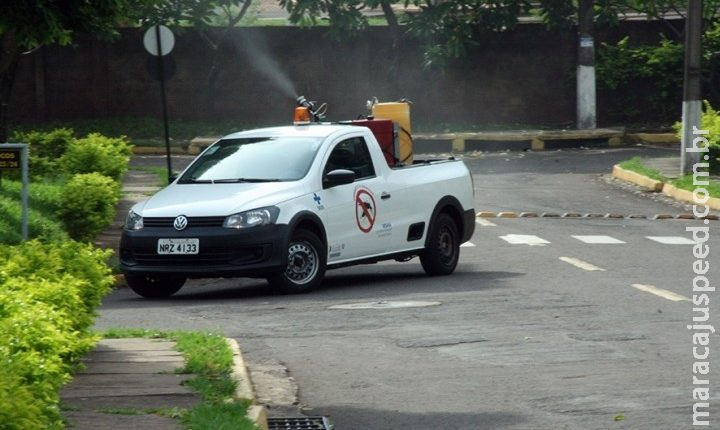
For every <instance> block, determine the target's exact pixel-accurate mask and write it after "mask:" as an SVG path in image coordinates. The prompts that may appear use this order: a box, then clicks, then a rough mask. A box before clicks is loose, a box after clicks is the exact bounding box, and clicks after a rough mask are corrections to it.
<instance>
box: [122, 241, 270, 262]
mask: <svg viewBox="0 0 720 430" xmlns="http://www.w3.org/2000/svg"><path fill="white" fill-rule="evenodd" d="M200 246H201V248H200V253H199V254H197V255H160V254H157V253H156V252H152V251H151V252H138V251H135V252H134V259H135V261H136V262H137V263H138V264H144V265H148V266H184V265H193V266H217V265H227V264H250V263H255V262H258V261H261V260H263V258H265V254H266V250H265V249H264V247H263V246H255V247H247V248H238V249H233V250H229V249H224V250H220V249H217V250H214V251H210V252H208V251H203V249H202V244H201V245H200Z"/></svg>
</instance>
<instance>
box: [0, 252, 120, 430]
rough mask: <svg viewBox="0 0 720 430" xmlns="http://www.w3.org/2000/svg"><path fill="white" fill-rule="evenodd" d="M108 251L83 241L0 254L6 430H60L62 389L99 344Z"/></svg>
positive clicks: (0, 403)
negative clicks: (98, 313) (96, 324)
mask: <svg viewBox="0 0 720 430" xmlns="http://www.w3.org/2000/svg"><path fill="white" fill-rule="evenodd" d="M108 256H109V252H108V251H101V250H98V249H96V248H93V247H92V246H91V245H89V244H84V243H80V242H76V241H70V240H67V241H65V240H64V241H58V242H40V241H39V240H33V241H30V242H26V243H23V244H22V245H16V246H0V332H2V337H0V363H2V368H3V370H2V372H0V428H9V429H18V430H24V429H28V430H30V429H60V428H63V427H64V424H63V422H62V417H61V415H60V408H59V392H60V388H61V387H62V386H63V385H64V384H65V383H67V382H68V381H69V380H70V379H71V376H72V373H73V370H74V368H75V366H76V365H77V363H78V362H79V360H80V359H81V358H82V357H83V355H84V354H85V353H87V352H88V351H89V350H90V348H92V346H93V345H94V344H95V342H96V341H97V339H98V337H97V335H95V334H93V333H92V332H91V331H90V327H91V326H92V323H93V320H94V317H95V309H96V308H97V307H98V306H99V305H100V301H101V299H102V297H103V296H104V295H105V294H106V293H107V292H109V291H110V287H111V285H112V284H113V282H114V278H113V277H112V274H111V272H110V269H109V268H108V266H107V264H106V260H107V258H108Z"/></svg>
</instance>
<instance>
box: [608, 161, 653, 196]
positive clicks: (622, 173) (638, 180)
mask: <svg viewBox="0 0 720 430" xmlns="http://www.w3.org/2000/svg"><path fill="white" fill-rule="evenodd" d="M612 174H613V176H614V177H616V178H618V179H621V180H623V181H626V182H632V183H633V184H635V185H639V186H641V187H643V188H647V189H649V190H652V191H653V192H656V193H659V192H660V191H662V189H663V185H664V183H663V182H661V181H657V180H655V179H651V178H648V177H647V176H644V175H641V174H639V173H636V172H633V171H632V170H625V169H623V168H622V167H620V166H619V165H618V164H616V165H614V166H613V172H612Z"/></svg>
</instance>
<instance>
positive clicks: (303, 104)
mask: <svg viewBox="0 0 720 430" xmlns="http://www.w3.org/2000/svg"><path fill="white" fill-rule="evenodd" d="M295 101H296V103H297V105H298V108H305V109H307V112H308V113H309V114H310V116H311V118H312V121H313V122H320V121H322V120H323V119H324V118H325V112H326V111H327V104H326V103H323V104H321V105H320V106H319V107H316V106H315V103H316V102H311V101H310V100H308V99H306V98H305V96H298V98H297V99H295ZM296 111H297V110H296ZM307 121H308V122H309V121H310V118H308V119H307ZM296 122H297V118H296Z"/></svg>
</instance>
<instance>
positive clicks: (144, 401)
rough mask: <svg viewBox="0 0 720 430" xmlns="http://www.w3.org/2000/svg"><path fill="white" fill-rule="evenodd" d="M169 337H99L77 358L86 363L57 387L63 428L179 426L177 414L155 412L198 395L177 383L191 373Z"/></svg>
mask: <svg viewBox="0 0 720 430" xmlns="http://www.w3.org/2000/svg"><path fill="white" fill-rule="evenodd" d="M174 346H175V344H174V342H168V341H160V340H152V339H103V340H101V341H100V342H99V343H98V344H97V345H96V347H95V348H94V349H93V350H92V351H91V352H90V353H89V354H88V355H87V356H86V357H85V359H84V360H83V361H84V363H85V365H86V368H85V369H84V370H81V371H79V372H78V373H76V374H75V375H74V377H73V380H72V382H70V383H69V384H68V385H66V386H65V387H64V388H63V390H62V391H61V393H60V397H61V399H62V408H63V416H64V417H65V419H66V420H67V423H68V426H67V427H68V428H72V429H76V430H98V429H100V430H102V429H107V430H111V429H112V430H135V429H155V430H179V429H182V428H183V427H182V425H181V424H180V422H179V420H177V419H174V418H171V417H168V416H163V415H161V414H160V413H159V412H161V411H165V412H166V413H167V411H171V410H172V409H173V408H188V409H189V408H192V407H193V406H195V405H197V404H199V403H200V402H201V401H202V399H201V397H200V396H199V395H197V394H195V393H193V392H192V391H190V390H189V389H188V388H186V387H185V386H183V385H182V384H183V382H185V381H187V380H188V379H191V378H192V376H193V375H178V374H175V370H176V369H178V368H182V367H183V366H184V365H185V362H184V359H183V356H182V354H181V353H179V352H177V351H175V350H174V349H173V348H174Z"/></svg>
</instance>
